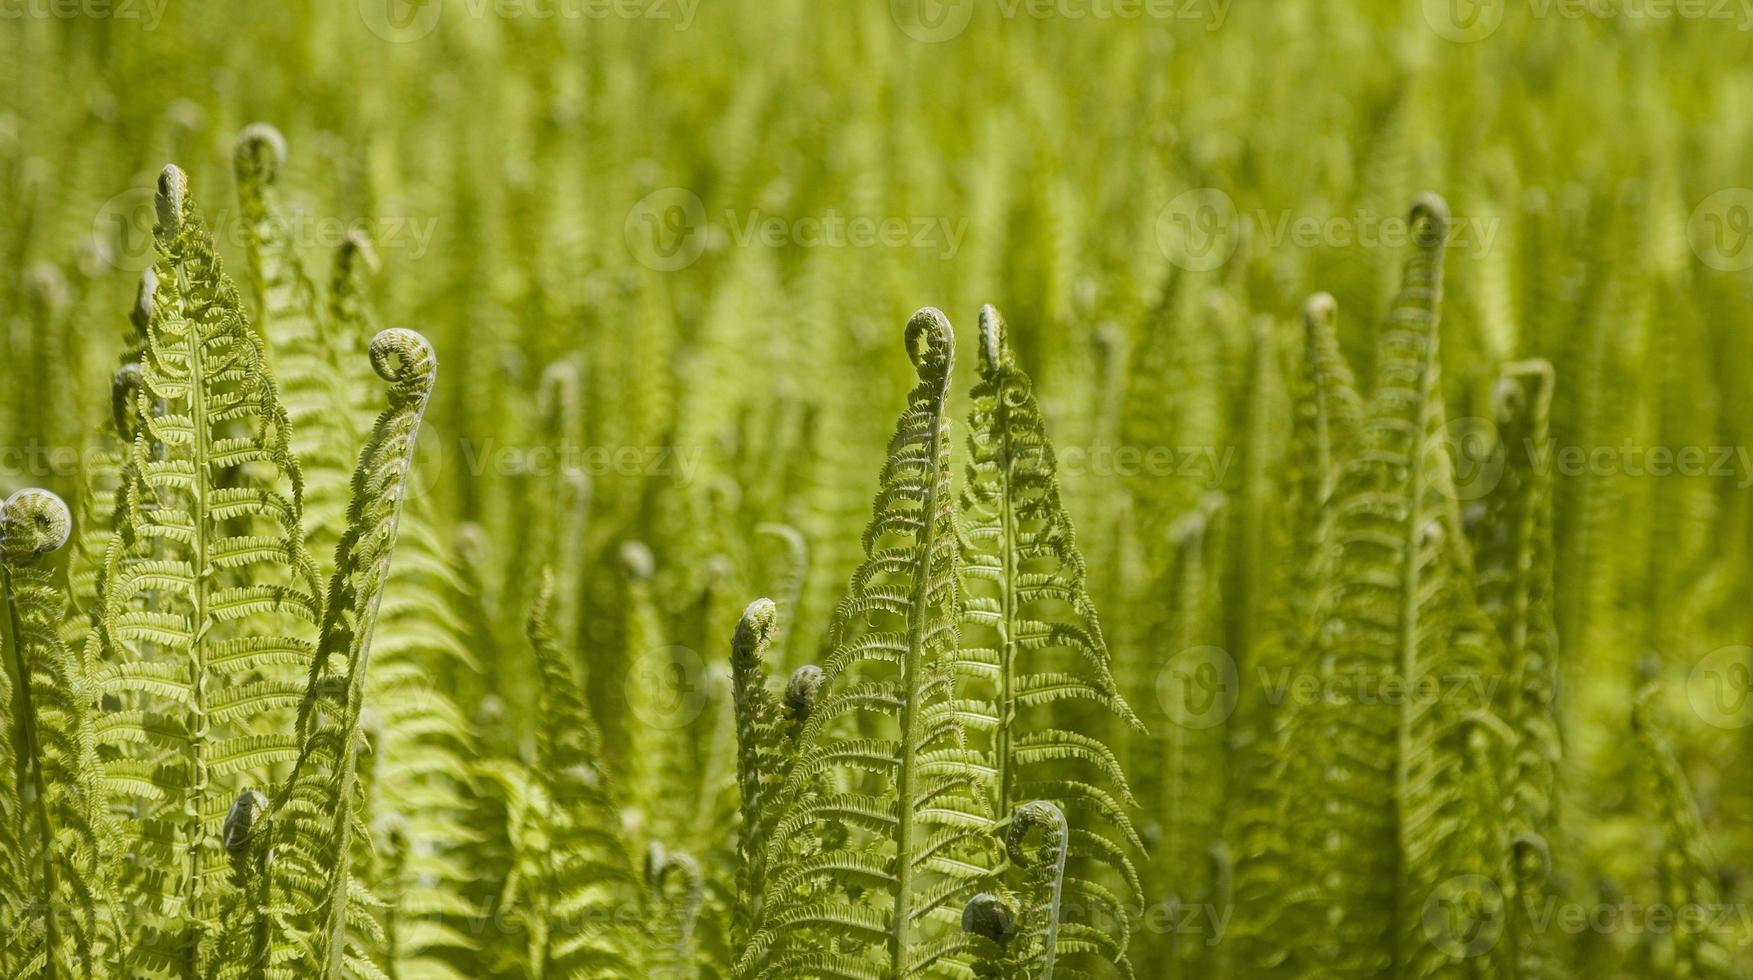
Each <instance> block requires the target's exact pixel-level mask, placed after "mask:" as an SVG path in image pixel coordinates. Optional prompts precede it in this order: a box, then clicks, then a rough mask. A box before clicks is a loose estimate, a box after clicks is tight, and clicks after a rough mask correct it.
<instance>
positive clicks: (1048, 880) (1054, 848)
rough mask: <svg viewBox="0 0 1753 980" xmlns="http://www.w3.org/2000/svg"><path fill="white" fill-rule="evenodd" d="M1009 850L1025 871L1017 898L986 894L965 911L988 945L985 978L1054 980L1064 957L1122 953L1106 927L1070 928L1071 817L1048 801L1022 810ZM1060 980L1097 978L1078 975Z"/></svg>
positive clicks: (965, 925)
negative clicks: (1114, 950) (1065, 918)
mask: <svg viewBox="0 0 1753 980" xmlns="http://www.w3.org/2000/svg"><path fill="white" fill-rule="evenodd" d="M1037 841H1038V843H1037ZM1004 847H1005V854H1006V855H1007V856H1008V857H1009V859H1010V863H1011V865H1012V866H1013V867H1015V868H1018V869H1021V873H1020V877H1021V879H1022V880H1021V882H1020V884H1019V887H1018V888H1017V893H1016V897H1015V898H1014V899H1013V900H1011V901H1006V899H1005V898H1004V897H1002V896H999V895H994V894H991V893H986V892H983V893H981V894H979V895H975V896H974V897H973V898H972V899H969V900H968V904H967V905H966V906H964V907H963V909H962V929H963V930H964V931H965V932H969V933H972V934H974V935H977V936H980V937H981V938H983V939H985V940H986V942H985V943H980V944H978V946H977V948H978V949H979V952H980V958H979V961H978V962H977V963H976V964H975V967H974V972H975V974H976V975H977V976H980V977H989V978H991V980H1052V978H1053V977H1054V976H1055V975H1056V974H1055V972H1054V971H1055V970H1056V969H1059V968H1060V966H1059V964H1060V956H1061V954H1062V953H1063V954H1066V955H1068V956H1070V955H1075V954H1079V953H1090V952H1092V947H1093V950H1094V951H1101V952H1107V951H1108V950H1109V949H1110V948H1112V947H1113V946H1114V938H1113V936H1112V935H1110V934H1106V933H1105V932H1104V930H1103V929H1101V928H1099V927H1096V926H1092V925H1089V924H1077V923H1068V922H1065V921H1063V916H1064V913H1065V904H1066V895H1065V884H1066V870H1065V869H1066V860H1067V858H1068V856H1069V854H1070V848H1071V828H1070V826H1069V825H1068V824H1067V823H1066V820H1065V813H1064V811H1062V810H1060V809H1059V807H1057V806H1055V805H1053V804H1052V803H1049V802H1047V801H1045V800H1031V801H1029V802H1027V803H1024V804H1022V805H1021V806H1019V807H1017V808H1016V810H1015V812H1013V813H1012V814H1011V816H1010V820H1009V821H1007V822H1006V825H1005V828H1004ZM1019 907H1020V908H1019ZM1121 961H1122V962H1124V960H1123V959H1122V960H1121ZM1057 975H1058V976H1062V977H1063V976H1076V977H1082V976H1089V975H1093V974H1086V973H1085V972H1083V971H1081V970H1078V969H1076V968H1075V967H1073V968H1071V969H1070V970H1065V971H1063V972H1060V973H1058V974H1057Z"/></svg>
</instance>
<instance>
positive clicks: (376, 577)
mask: <svg viewBox="0 0 1753 980" xmlns="http://www.w3.org/2000/svg"><path fill="white" fill-rule="evenodd" d="M371 366H372V367H373V368H374V369H375V370H376V371H377V374H378V376H379V377H380V378H382V379H383V380H384V381H386V382H388V384H389V386H390V388H389V406H388V407H387V408H386V409H385V410H384V412H383V414H381V415H379V416H378V419H377V423H376V425H375V426H374V427H373V429H372V433H371V438H370V439H369V440H368V441H367V443H366V445H365V448H364V449H363V450H362V451H361V452H360V454H359V465H358V467H357V468H356V469H355V471H354V475H353V502H352V504H351V505H350V506H349V507H348V515H347V517H348V519H347V531H346V533H345V534H344V535H342V538H341V543H340V545H339V547H338V548H337V550H336V555H335V566H336V567H335V575H334V578H333V580H332V581H331V583H330V585H329V594H328V603H327V605H326V608H325V610H324V616H323V629H322V637H321V640H320V642H319V645H318V647H317V652H316V657H315V659H314V660H313V661H312V663H311V671H310V682H309V685H308V687H307V689H306V692H305V696H304V701H303V704H302V705H301V706H300V709H299V718H298V741H299V754H298V759H297V762H296V763H295V764H294V766H293V770H292V774H291V776H290V777H289V778H288V780H287V782H286V785H285V786H284V787H283V788H282V789H281V790H280V791H279V792H278V794H277V795H276V798H275V800H274V805H273V808H272V811H271V815H270V818H269V819H270V820H271V821H272V823H273V825H274V826H273V829H272V832H273V833H274V834H275V835H276V844H275V854H274V856H273V858H272V862H271V865H270V874H271V875H272V876H273V877H274V885H273V887H274V889H275V893H276V894H275V898H276V900H277V901H282V899H281V897H280V893H282V892H283V893H284V895H285V898H284V899H283V901H284V905H285V907H286V908H288V909H290V912H291V915H290V919H289V922H290V930H291V933H292V934H291V935H288V936H276V937H275V939H274V942H275V943H276V945H279V944H281V943H283V942H296V943H297V944H298V945H299V947H300V948H301V957H300V958H301V960H302V961H303V962H304V963H305V968H306V969H307V970H311V969H314V971H315V972H314V973H307V974H305V975H309V976H319V977H323V978H325V980H328V978H341V977H347V976H353V975H359V974H364V975H371V974H373V973H374V972H375V969H374V968H371V967H369V965H368V964H366V962H365V960H366V956H367V953H366V950H365V949H363V948H362V945H361V941H360V939H359V938H358V937H357V936H356V935H355V934H354V933H355V931H356V928H357V926H358V924H359V923H360V922H361V921H362V920H363V918H364V917H363V916H362V915H361V913H360V911H359V909H358V908H357V904H358V903H357V902H356V901H355V898H354V892H355V890H356V887H357V886H356V884H355V881H354V874H353V864H352V859H353V856H354V852H355V851H356V850H357V849H359V847H360V846H361V842H363V841H368V840H369V836H367V835H366V834H364V833H362V832H361V831H360V830H359V829H357V828H356V824H357V823H358V822H359V811H360V808H361V804H362V789H361V787H360V785H359V779H358V752H359V743H360V741H361V731H360V716H361V713H362V712H363V711H364V708H365V692H366V673H367V668H368V665H369V663H370V654H371V641H372V631H373V629H374V627H375V626H376V624H377V614H378V605H379V603H380V601H381V600H382V598H383V592H384V586H385V584H386V583H387V582H388V580H389V574H390V561H391V558H392V557H393V554H394V551H395V546H396V531H397V525H398V522H399V520H400V518H401V510H402V503H403V500H404V497H405V495H406V492H407V483H408V474H409V467H410V465H411V464H412V462H413V459H414V446H415V440H416V439H417V437H418V436H419V432H420V423H421V420H422V418H423V417H424V415H425V412H426V405H427V402H428V400H429V399H430V398H431V396H432V386H433V382H434V381H435V380H436V377H437V373H438V361H437V358H436V356H434V354H433V351H432V346H431V345H430V344H428V343H427V342H426V340H425V338H423V337H421V336H420V335H419V334H417V333H414V332H413V331H411V330H385V331H383V332H382V333H380V334H378V335H377V337H375V338H373V339H372V342H371ZM270 955H271V956H276V955H277V954H270Z"/></svg>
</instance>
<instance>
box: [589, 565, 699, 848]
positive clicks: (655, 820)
mask: <svg viewBox="0 0 1753 980" xmlns="http://www.w3.org/2000/svg"><path fill="white" fill-rule="evenodd" d="M656 572H657V566H656V559H655V558H654V557H653V556H652V554H651V549H650V548H647V547H646V546H645V545H644V544H643V543H642V542H639V541H628V542H625V543H624V544H623V545H622V546H621V573H622V576H623V577H624V579H625V583H626V590H625V593H624V599H623V601H624V603H625V615H626V623H625V626H624V629H623V631H622V634H621V635H622V636H623V638H624V643H625V650H624V655H625V657H626V658H627V664H628V671H627V676H626V678H625V681H624V683H623V684H621V685H620V691H621V693H622V694H623V696H624V698H625V702H626V710H625V711H622V712H620V713H618V714H617V716H616V717H615V723H616V724H617V726H618V727H619V729H620V731H621V738H622V742H623V745H624V746H625V749H624V753H625V754H624V757H623V758H622V759H621V760H620V764H619V765H618V766H617V768H616V770H615V772H616V775H617V776H618V777H619V778H620V780H621V784H622V785H623V786H625V787H626V790H627V799H625V800H624V801H623V802H624V803H625V804H626V805H627V806H628V807H629V808H630V810H631V813H630V818H631V821H630V826H631V827H632V828H633V829H634V832H635V839H636V840H639V841H641V842H642V843H644V844H650V843H652V842H654V841H658V842H661V841H673V840H675V839H676V838H677V837H679V836H680V835H681V833H682V832H683V830H684V824H683V822H682V821H681V819H679V818H680V817H681V815H682V810H681V808H679V807H675V806H671V805H670V802H671V801H670V800H669V794H670V793H673V792H674V791H675V790H676V789H677V788H679V787H683V786H688V785H690V784H691V783H693V782H694V779H693V776H694V751H693V748H694V747H693V744H692V742H693V738H694V733H693V730H692V729H693V727H694V725H695V724H697V723H701V721H700V719H701V717H702V716H701V715H700V713H699V711H700V707H701V700H699V699H703V697H704V694H705V692H704V691H702V690H701V686H702V685H703V684H704V681H705V678H704V677H702V676H699V675H698V673H697V671H696V668H697V667H698V665H699V661H698V660H697V659H695V658H694V654H693V651H691V650H688V649H687V648H685V647H682V646H679V645H676V644H673V643H671V642H669V641H668V639H667V635H666V628H665V623H664V617H663V614H662V612H661V611H660V610H659V609H658V606H657V599H656V597H655V595H654V594H653V591H654V589H653V576H654V575H655V574H656ZM606 710H607V709H605V713H606Z"/></svg>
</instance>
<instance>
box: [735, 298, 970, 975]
mask: <svg viewBox="0 0 1753 980" xmlns="http://www.w3.org/2000/svg"><path fill="white" fill-rule="evenodd" d="M906 345H907V351H908V354H909V356H910V357H911V359H912V361H913V366H914V369H915V370H916V372H917V374H918V376H919V384H918V385H917V386H916V387H915V388H914V389H913V390H912V392H911V393H910V394H909V396H908V400H907V408H906V410H905V411H904V412H903V413H902V415H901V417H900V420H899V421H898V422H897V424H896V427H895V434H894V437H893V439H892V440H891V441H890V444H889V456H888V460H887V462H886V463H885V464H884V466H883V472H882V477H881V481H880V489H879V490H878V492H877V495H876V500H875V502H874V504H873V505H872V508H871V509H872V518H871V522H870V524H869V526H868V527H867V528H866V529H865V533H864V547H865V551H866V555H867V557H866V560H865V561H864V563H863V564H862V565H861V566H860V567H859V568H858V570H857V571H856V572H854V573H853V576H852V581H851V583H850V585H849V586H848V589H847V594H846V596H845V598H844V599H843V600H842V601H841V603H840V606H839V608H838V610H837V611H836V613H835V617H834V624H833V628H832V630H831V632H830V638H829V639H830V649H831V652H830V654H829V656H828V660H827V663H826V665H825V666H824V667H822V668H819V669H818V668H815V667H813V666H811V667H805V668H800V669H799V671H798V672H797V673H796V674H794V675H793V677H792V681H791V683H790V685H789V686H788V688H787V691H786V695H785V702H786V707H787V709H788V710H789V711H790V712H791V713H792V716H793V718H794V719H795V721H794V722H793V724H794V725H795V727H796V734H795V735H793V736H791V737H792V738H793V739H794V740H795V748H794V749H792V752H793V753H794V754H793V755H792V756H791V759H790V762H789V764H788V765H787V766H786V767H785V771H784V779H783V784H782V785H780V786H778V787H777V788H776V789H775V790H774V791H773V793H772V798H771V802H770V803H769V804H768V805H769V806H770V807H771V808H772V812H771V816H768V817H766V818H765V821H764V823H765V824H766V825H770V826H771V827H772V828H773V829H772V832H771V833H770V834H769V835H768V836H767V837H766V838H765V839H763V840H762V841H760V846H761V847H763V848H764V849H765V857H764V859H763V860H764V861H765V872H764V876H765V891H764V895H763V902H762V905H761V907H760V910H759V913H758V914H757V915H756V916H754V919H753V922H752V924H751V928H750V939H749V941H748V943H747V944H746V945H745V946H744V947H743V949H742V951H741V953H740V954H739V957H738V962H737V964H736V968H735V976H737V977H740V978H755V977H762V978H765V977H786V976H797V975H809V976H815V977H835V978H842V980H876V978H880V977H887V978H893V980H905V978H911V977H922V976H936V975H944V974H951V975H953V974H954V973H958V972H960V973H964V974H965V970H966V967H965V965H960V966H959V968H958V963H959V961H963V960H965V958H966V954H967V952H968V950H969V946H970V940H969V938H968V937H967V936H966V935H965V934H962V933H960V931H959V930H957V929H956V928H955V922H956V919H957V917H958V916H959V914H960V910H961V908H962V906H963V905H965V904H966V902H967V900H968V898H969V897H970V896H971V895H972V893H973V890H974V886H975V884H976V883H977V882H978V880H979V879H980V878H981V877H982V875H983V874H984V872H983V871H982V870H981V868H980V866H979V864H978V860H979V858H980V855H981V852H982V851H983V850H984V848H985V847H986V844H985V841H984V840H983V837H984V834H983V831H984V830H985V829H986V828H987V827H988V826H989V825H990V822H991V816H990V810H989V805H990V804H989V803H988V802H987V800H986V796H987V788H986V786H985V785H984V783H985V781H986V780H987V779H989V778H990V777H991V774H992V770H991V769H990V767H989V766H987V765H986V763H985V760H984V759H983V758H982V753H979V752H977V751H975V750H973V749H970V748H968V747H967V746H966V744H965V741H964V736H963V734H962V727H961V717H962V715H964V714H968V713H970V712H968V711H967V710H966V706H964V705H963V704H961V703H960V702H958V701H956V700H954V698H953V690H954V685H955V683H956V679H957V677H958V676H963V675H965V674H966V673H968V672H969V671H971V670H974V669H976V668H974V667H973V665H970V664H967V663H965V662H962V661H961V660H960V658H959V656H958V653H957V638H956V625H957V619H958V616H959V609H958V602H957V578H956V572H957V569H956V565H957V540H956V533H955V522H954V499H953V497H952V496H951V487H950V480H951V473H950V442H949V435H950V433H949V427H950V419H949V415H948V406H947V400H948V394H949V380H950V371H951V365H952V361H953V358H954V351H955V339H954V336H953V335H952V333H951V331H950V324H949V321H948V320H947V319H946V318H945V317H944V315H943V314H942V313H940V312H938V311H937V310H934V309H924V310H921V311H919V312H918V313H916V314H914V315H913V317H912V319H911V320H909V321H908V324H907V330H906ZM861 714H864V715H868V716H869V717H870V719H871V721H872V722H878V721H880V722H881V723H882V724H881V727H880V728H879V729H878V730H877V731H878V734H874V735H871V734H865V732H864V731H863V730H861V728H860V726H859V725H858V720H859V716H860V715H861Z"/></svg>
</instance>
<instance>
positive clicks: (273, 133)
mask: <svg viewBox="0 0 1753 980" xmlns="http://www.w3.org/2000/svg"><path fill="white" fill-rule="evenodd" d="M232 159H233V160H234V162H235V165H236V167H237V172H238V174H239V175H240V176H242V175H246V174H248V175H253V176H256V177H259V178H260V179H261V180H262V181H263V182H264V183H270V184H271V183H273V182H274V178H275V177H278V176H279V175H280V166H281V165H282V164H284V163H285V162H286V137H284V136H282V135H280V131H279V130H278V129H275V128H274V127H273V126H271V125H269V124H268V123H263V122H258V123H250V124H249V125H248V126H245V127H244V128H243V129H242V130H241V131H240V132H239V133H238V134H237V143H236V145H235V146H234V148H233V150H232Z"/></svg>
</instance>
